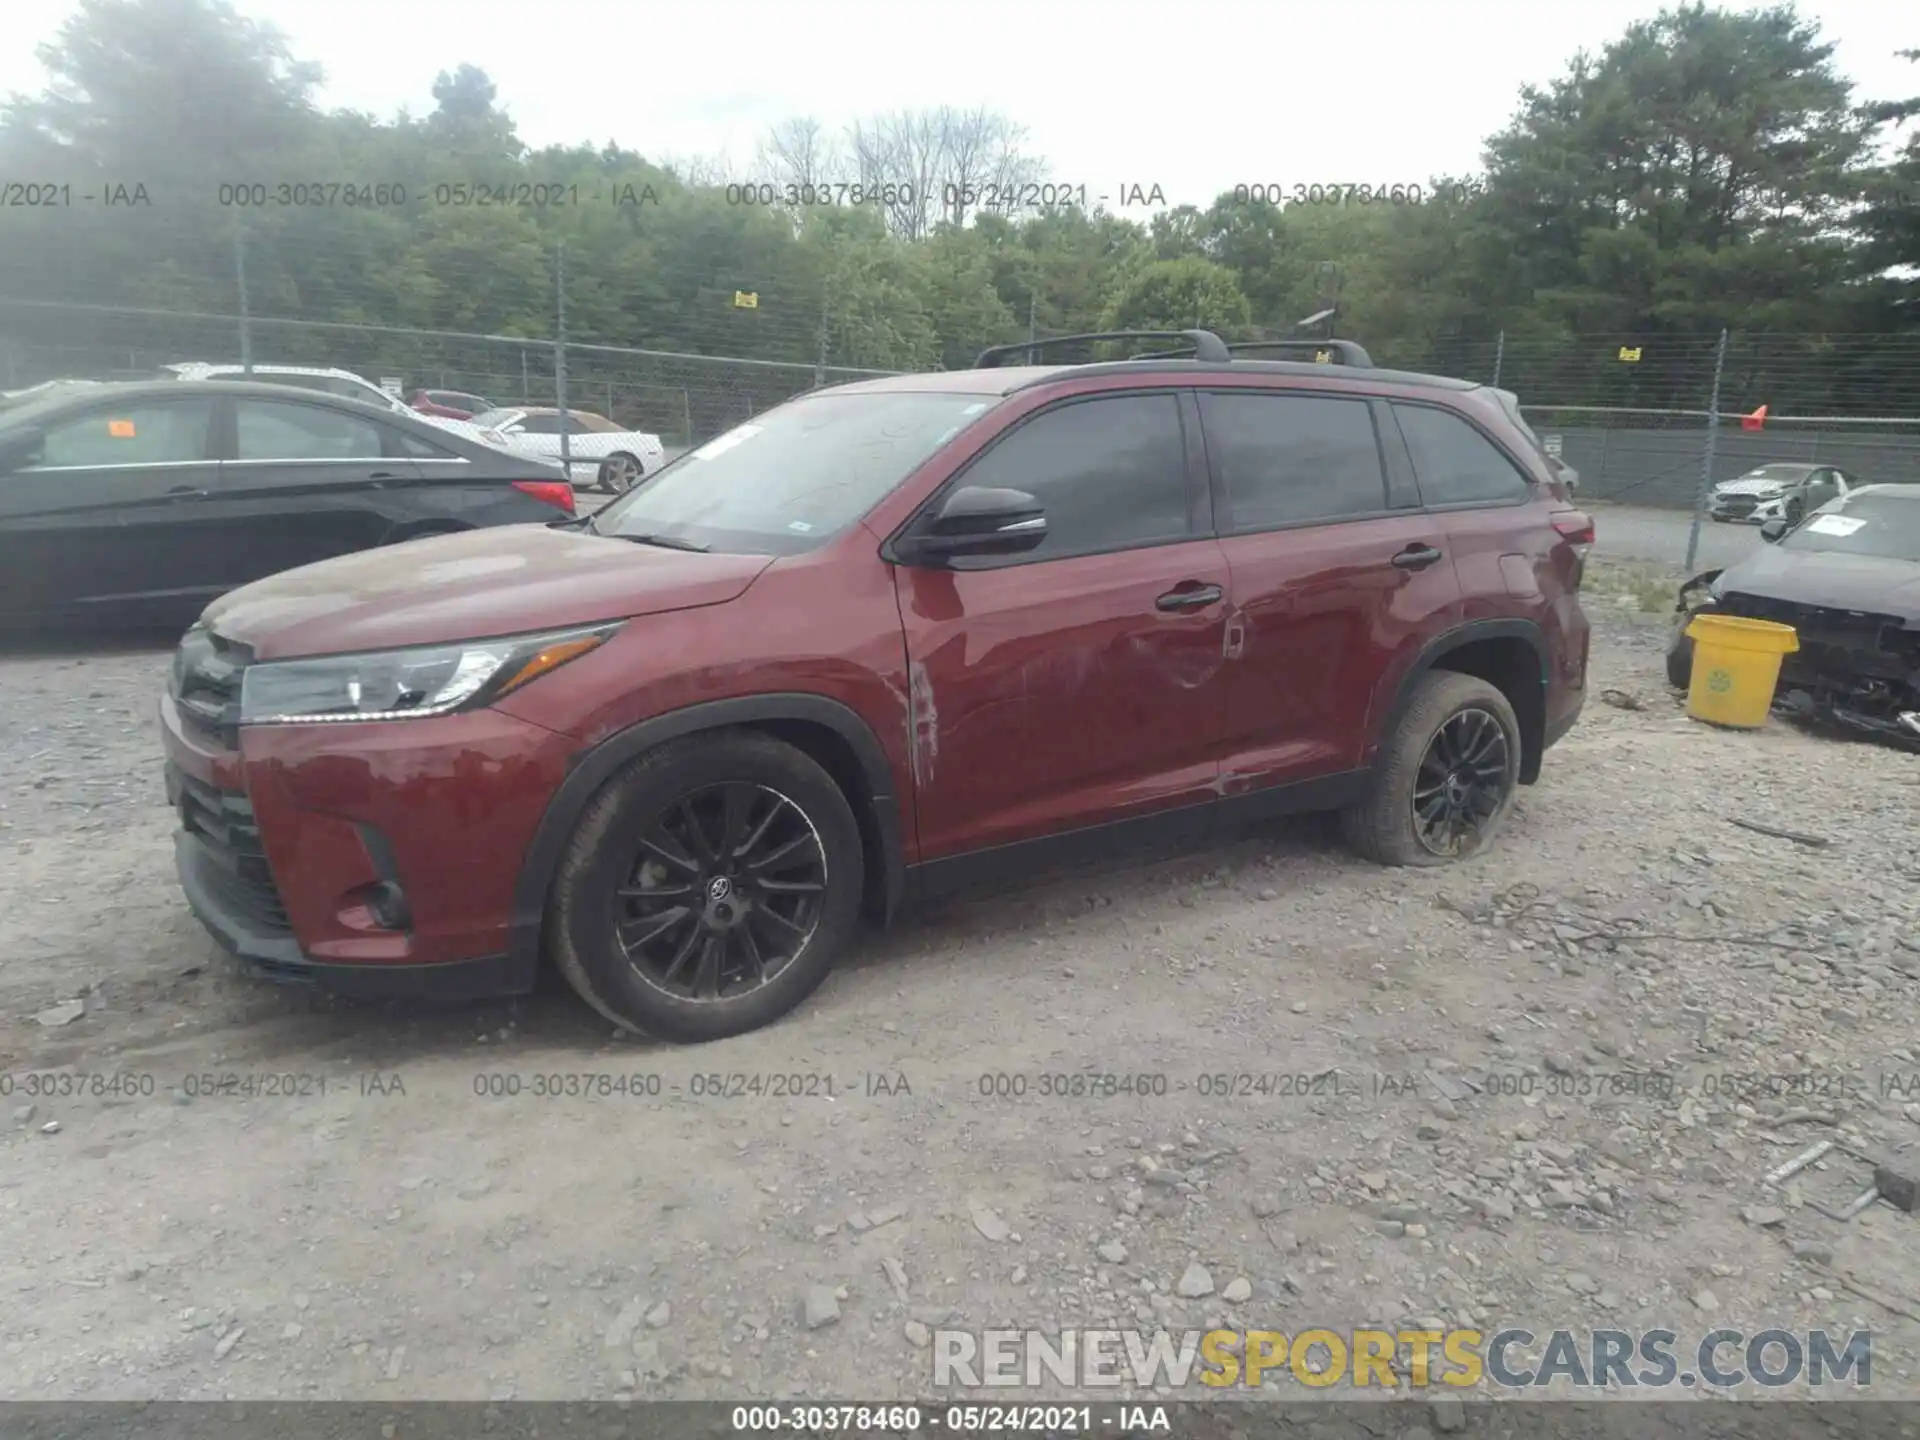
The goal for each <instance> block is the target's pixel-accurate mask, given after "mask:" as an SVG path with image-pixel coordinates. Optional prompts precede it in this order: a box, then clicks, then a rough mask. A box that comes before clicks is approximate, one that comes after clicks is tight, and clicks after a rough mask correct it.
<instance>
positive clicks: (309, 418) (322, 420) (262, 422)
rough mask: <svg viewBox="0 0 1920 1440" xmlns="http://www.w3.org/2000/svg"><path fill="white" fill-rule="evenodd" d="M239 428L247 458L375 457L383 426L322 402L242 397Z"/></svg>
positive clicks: (236, 412)
mask: <svg viewBox="0 0 1920 1440" xmlns="http://www.w3.org/2000/svg"><path fill="white" fill-rule="evenodd" d="M234 428H235V431H236V432H237V434H236V438H237V440H238V447H237V450H236V454H237V455H238V457H239V458H240V459H242V460H370V459H375V458H377V457H378V456H379V455H380V453H381V447H380V427H379V426H377V425H374V424H372V423H371V422H370V421H366V420H362V419H361V418H360V417H359V416H357V415H343V414H341V413H340V412H339V411H338V410H323V409H321V408H320V407H319V406H318V405H300V404H294V403H288V404H281V403H280V402H279V401H277V400H242V401H240V402H239V403H238V404H236V405H235V406H234Z"/></svg>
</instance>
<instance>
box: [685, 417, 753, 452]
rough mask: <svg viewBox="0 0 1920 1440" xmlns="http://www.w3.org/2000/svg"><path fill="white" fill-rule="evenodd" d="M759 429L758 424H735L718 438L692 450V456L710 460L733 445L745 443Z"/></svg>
mask: <svg viewBox="0 0 1920 1440" xmlns="http://www.w3.org/2000/svg"><path fill="white" fill-rule="evenodd" d="M760 429H761V427H760V426H758V425H740V426H736V427H735V428H734V429H732V430H729V431H728V432H727V433H726V434H724V435H722V436H721V437H720V438H719V439H717V440H709V441H708V442H707V443H706V444H704V445H702V446H701V447H700V448H699V449H698V450H696V451H694V452H693V458H694V459H696V460H712V459H714V458H715V457H716V456H720V455H724V454H726V453H727V451H729V450H731V449H733V448H734V446H736V445H744V444H746V443H747V441H749V440H751V439H752V438H753V437H754V436H756V435H758V434H759V433H760Z"/></svg>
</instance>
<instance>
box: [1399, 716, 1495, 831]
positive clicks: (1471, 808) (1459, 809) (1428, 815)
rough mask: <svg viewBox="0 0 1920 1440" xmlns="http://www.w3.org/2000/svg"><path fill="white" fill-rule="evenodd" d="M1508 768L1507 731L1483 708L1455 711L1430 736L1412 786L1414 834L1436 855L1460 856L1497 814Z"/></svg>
mask: <svg viewBox="0 0 1920 1440" xmlns="http://www.w3.org/2000/svg"><path fill="white" fill-rule="evenodd" d="M1511 770H1512V765H1511V761H1510V757H1509V753H1508V747H1507V732H1506V729H1505V727H1504V726H1502V725H1501V723H1500V721H1499V719H1498V718H1497V717H1496V716H1494V715H1492V714H1491V713H1489V712H1488V711H1486V710H1481V709H1477V708H1474V709H1465V710H1459V711H1456V712H1455V713H1454V714H1453V715H1451V716H1450V717H1448V719H1447V720H1446V722H1445V723H1444V724H1442V725H1441V726H1440V728H1439V729H1438V730H1436V731H1435V732H1434V735H1433V739H1432V740H1430V741H1428V742H1427V749H1426V753H1425V754H1424V755H1422V756H1421V757H1420V768H1419V770H1418V772H1417V773H1416V775H1415V778H1414V785H1413V830H1414V834H1415V836H1416V837H1417V838H1418V839H1419V841H1420V843H1421V844H1422V845H1423V846H1425V847H1426V849H1427V850H1428V851H1429V852H1431V853H1432V854H1434V855H1445V856H1453V855H1458V854H1459V853H1460V852H1461V851H1462V850H1463V849H1465V848H1470V847H1471V846H1472V845H1473V843H1474V842H1476V841H1477V840H1478V839H1479V838H1480V832H1481V830H1482V828H1483V827H1484V826H1485V825H1486V824H1487V822H1488V821H1489V820H1491V819H1492V818H1493V817H1494V816H1495V815H1497V814H1499V813H1500V809H1501V806H1502V805H1503V804H1504V803H1505V802H1506V799H1507V793H1508V790H1509V788H1510V784H1511V782H1510V774H1511Z"/></svg>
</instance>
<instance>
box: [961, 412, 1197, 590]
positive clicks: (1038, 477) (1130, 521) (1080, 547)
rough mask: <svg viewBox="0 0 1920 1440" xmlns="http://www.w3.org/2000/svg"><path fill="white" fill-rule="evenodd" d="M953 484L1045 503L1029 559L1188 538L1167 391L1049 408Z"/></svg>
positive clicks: (1181, 453)
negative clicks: (1039, 536) (1018, 493)
mask: <svg viewBox="0 0 1920 1440" xmlns="http://www.w3.org/2000/svg"><path fill="white" fill-rule="evenodd" d="M960 483H961V484H963V485H980V486H986V487H989V488H1001V487H1004V488H1006V489H1010V490H1024V491H1026V492H1027V493H1028V494H1030V495H1032V496H1033V497H1034V498H1035V499H1037V500H1038V501H1039V502H1040V503H1041V505H1042V506H1044V507H1045V509H1046V512H1047V538H1046V539H1045V540H1044V541H1042V542H1041V544H1040V546H1039V547H1038V548H1037V549H1035V550H1031V551H1028V552H1027V555H1028V556H1035V555H1038V556H1050V555H1078V554H1085V553H1087V552H1089V551H1095V550H1117V549H1121V548H1123V547H1125V546H1128V545H1145V544H1151V543H1153V542H1154V541H1157V540H1173V539H1178V538H1179V537H1181V536H1183V535H1186V534H1187V533H1189V532H1188V521H1187V479H1186V447H1185V444H1184V442H1183V440H1182V438H1181V429H1180V403H1179V401H1178V400H1176V399H1175V398H1174V397H1173V396H1171V395H1126V396H1113V397H1111V398H1107V399H1100V400H1086V401H1082V402H1080V403H1078V404H1072V405H1064V406H1062V407H1061V408H1060V409H1058V410H1052V411H1048V412H1047V413H1046V414H1044V415H1040V416H1038V417H1036V418H1034V419H1032V420H1029V421H1028V422H1027V423H1026V424H1024V425H1022V426H1020V427H1019V428H1018V429H1016V430H1014V431H1013V433H1012V434H1010V435H1008V436H1007V437H1006V438H1005V439H1004V440H1002V441H1000V443H999V444H997V445H995V446H993V447H992V448H991V449H990V450H988V451H987V453H986V454H985V455H983V456H981V457H980V459H979V460H978V461H976V462H975V463H974V464H973V465H971V466H969V467H968V468H967V471H966V474H965V475H964V477H963V478H962V479H961V481H960ZM1022 558H1025V557H1022ZM961 563H963V564H964V563H966V562H961ZM986 563H994V562H991V561H989V562H986Z"/></svg>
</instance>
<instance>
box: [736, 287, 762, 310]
mask: <svg viewBox="0 0 1920 1440" xmlns="http://www.w3.org/2000/svg"><path fill="white" fill-rule="evenodd" d="M733 305H734V308H735V309H736V310H758V309H759V308H760V292H759V291H757V290H736V291H734V292H733Z"/></svg>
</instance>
